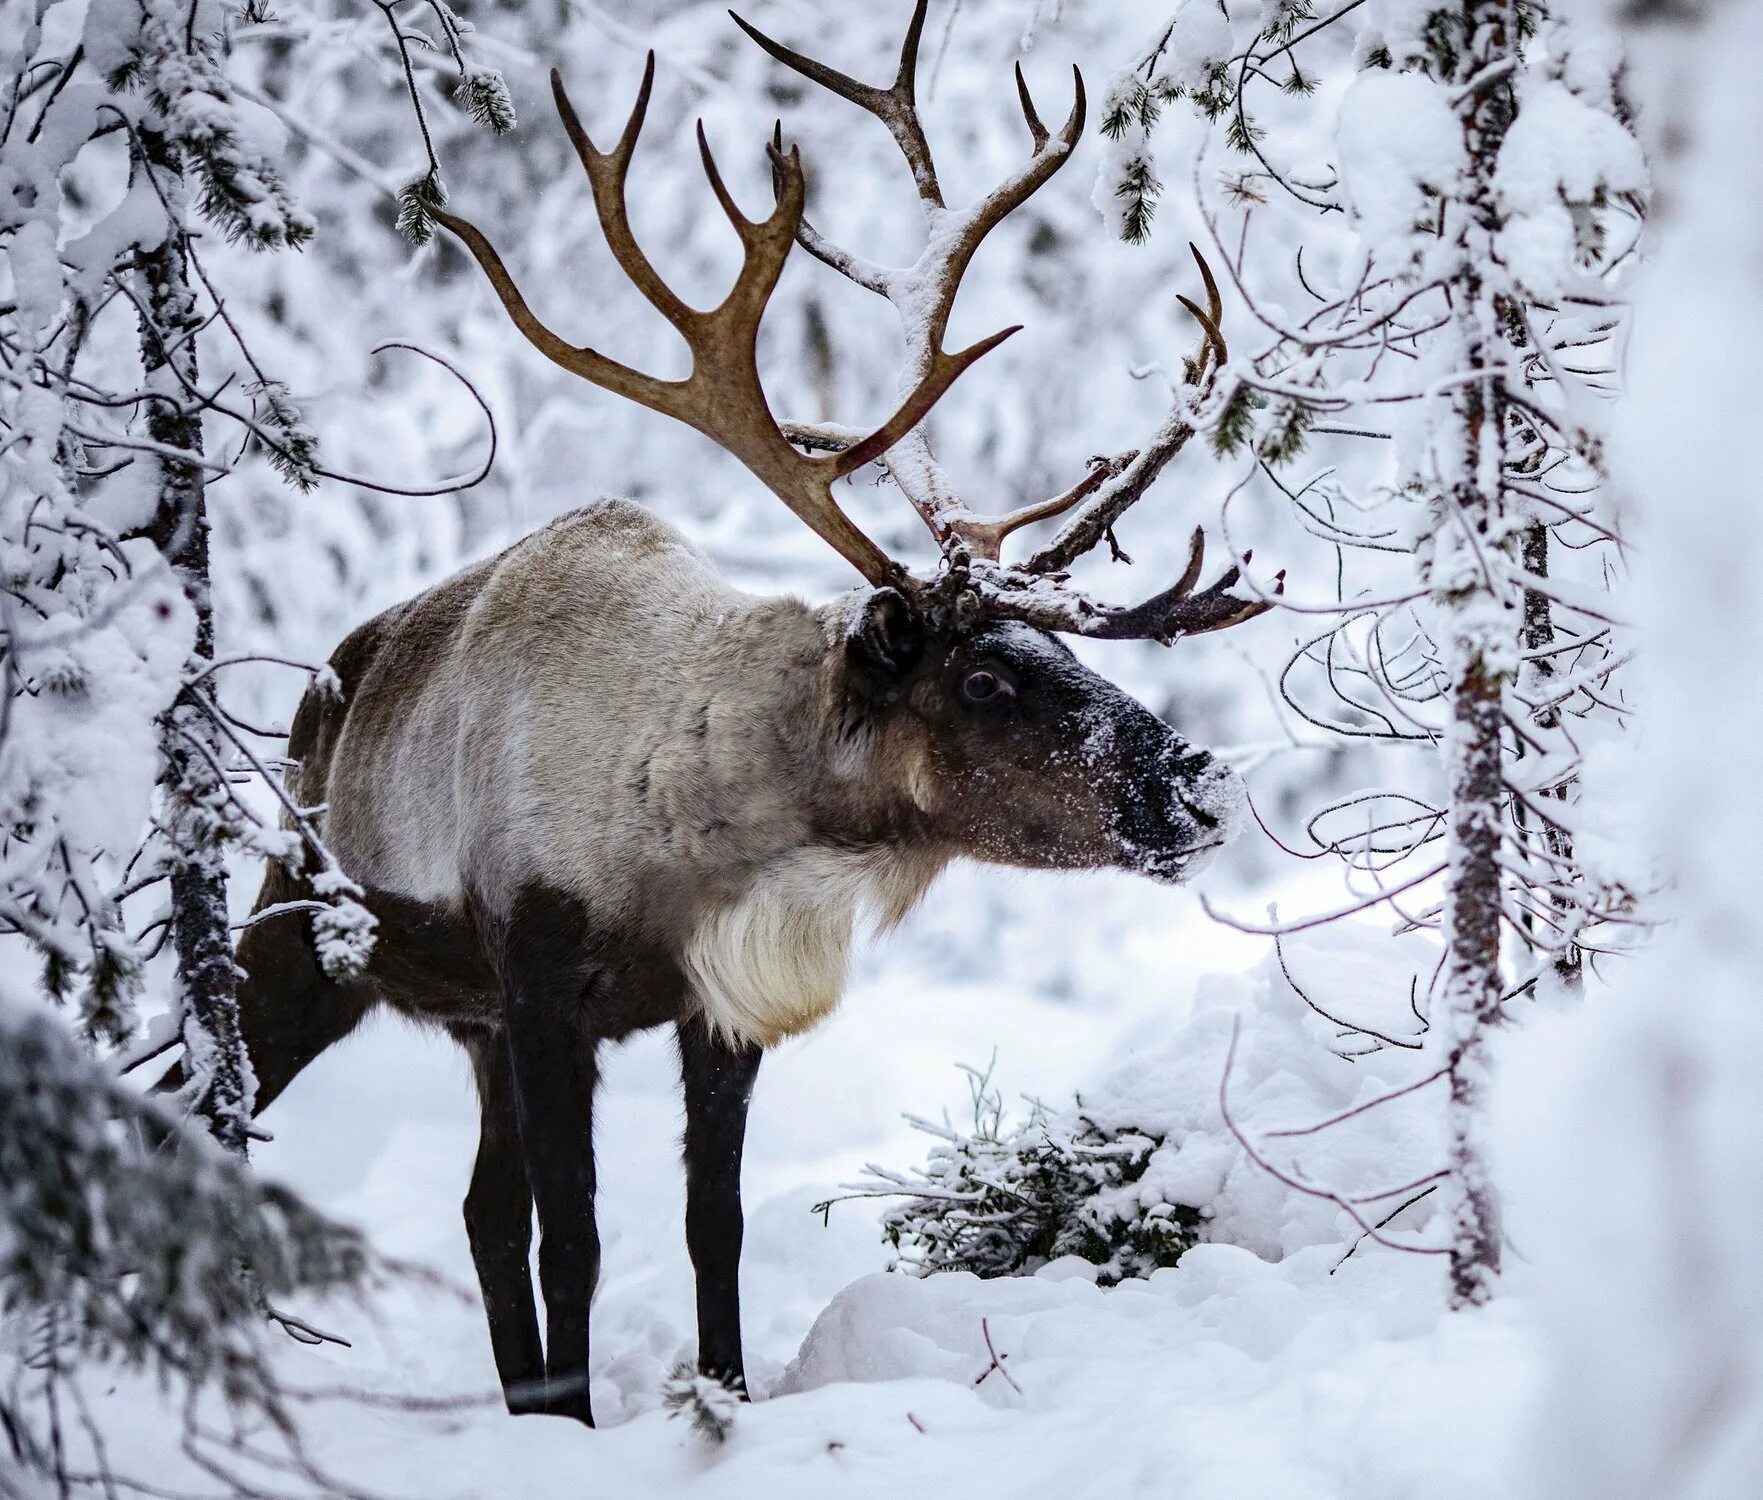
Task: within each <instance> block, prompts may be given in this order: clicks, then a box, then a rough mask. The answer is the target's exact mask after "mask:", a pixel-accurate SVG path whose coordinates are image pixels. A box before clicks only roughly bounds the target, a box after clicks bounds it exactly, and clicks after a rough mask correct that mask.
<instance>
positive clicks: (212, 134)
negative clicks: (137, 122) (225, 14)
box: [94, 0, 316, 250]
mask: <svg viewBox="0 0 1763 1500" xmlns="http://www.w3.org/2000/svg"><path fill="white" fill-rule="evenodd" d="M131 11H135V12H136V13H137V14H138V21H137V24H138V28H139V29H138V32H137V35H136V36H135V38H134V39H133V40H132V41H131V42H128V43H126V44H125V45H124V47H123V49H122V51H121V55H120V56H114V57H111V58H108V59H106V61H107V63H108V71H109V76H110V81H111V84H112V86H113V87H122V86H125V85H139V86H140V87H141V88H142V89H143V90H144V91H145V93H146V97H147V101H148V103H149V104H150V105H151V106H152V110H153V113H154V115H155V116H156V117H157V119H156V121H155V123H156V124H157V125H158V128H160V129H162V130H163V131H164V133H165V136H166V138H167V140H169V141H170V142H171V143H172V145H173V146H175V147H176V148H177V149H178V150H180V151H181V152H182V153H183V154H184V156H185V159H186V164H187V166H188V167H189V168H191V169H193V170H194V172H195V173H196V175H197V176H198V177H199V178H200V180H201V185H202V196H201V208H202V213H203V216H204V217H206V218H207V219H209V220H210V221H211V222H213V223H215V224H217V225H219V226H220V228H221V229H222V230H223V231H224V232H225V233H226V234H227V235H228V236H229V237H230V238H232V239H236V240H242V241H244V242H245V243H246V244H248V245H251V246H253V247H254V248H256V249H260V250H273V249H279V248H282V247H287V246H291V247H294V248H298V247H299V246H301V245H303V244H305V243H306V242H307V241H308V240H310V239H311V238H312V236H313V233H314V231H315V229H316V226H315V225H314V224H313V222H312V219H311V218H310V216H308V215H307V213H306V212H305V210H304V209H302V208H301V207H300V205H299V204H298V203H296V202H295V201H294V198H293V196H292V194H290V193H289V191H288V189H287V187H286V186H285V185H284V184H283V182H282V178H281V174H280V172H279V171H278V170H277V168H276V165H275V163H274V162H272V161H271V160H270V158H269V156H268V155H267V154H266V153H265V152H264V150H263V148H262V147H261V145H259V143H258V142H257V140H255V139H254V138H253V135H252V132H251V131H250V129H248V128H247V126H246V124H245V122H244V120H243V119H242V118H241V113H240V105H239V100H238V98H237V97H236V95H235V94H234V92H233V87H232V84H231V83H230V82H229V81H228V80H227V77H226V75H225V74H224V73H223V72H222V70H221V63H220V61H219V60H218V59H217V58H216V56H215V55H214V51H213V48H212V44H211V43H209V42H208V41H207V40H206V39H203V40H196V41H194V42H193V44H192V45H189V46H186V45H185V39H186V31H187V29H188V28H189V25H190V16H189V7H188V6H186V5H183V4H178V3H175V0H100V3H99V4H98V5H96V6H94V24H95V25H98V26H103V25H104V24H105V23H106V22H108V25H109V28H110V31H109V34H108V35H106V36H105V38H104V45H105V46H106V48H107V50H108V49H114V48H115V47H116V45H117V43H116V40H115V38H116V36H117V35H118V34H119V33H122V29H123V28H124V27H125V26H126V25H127V18H128V16H129V13H130V12H131Z"/></svg>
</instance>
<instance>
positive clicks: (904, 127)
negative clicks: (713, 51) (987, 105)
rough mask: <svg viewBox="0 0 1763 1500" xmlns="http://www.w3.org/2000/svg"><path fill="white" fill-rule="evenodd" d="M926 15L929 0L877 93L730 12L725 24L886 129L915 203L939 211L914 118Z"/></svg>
mask: <svg viewBox="0 0 1763 1500" xmlns="http://www.w3.org/2000/svg"><path fill="white" fill-rule="evenodd" d="M929 10H930V0H918V4H917V6H916V7H915V8H914V9H913V12H912V20H911V22H910V23H909V24H908V25H907V27H906V39H905V41H904V42H902V43H901V45H900V66H899V68H898V70H897V71H896V72H895V74H894V81H893V83H892V84H891V85H890V86H889V87H887V88H885V89H883V88H877V87H876V86H875V85H874V84H872V83H863V82H861V81H859V80H858V79H855V78H853V77H851V75H850V74H849V73H841V72H840V71H839V70H838V69H837V68H832V67H828V66H827V65H826V64H825V63H823V62H817V61H815V59H813V58H812V57H808V56H806V55H805V54H803V53H801V52H797V51H796V50H795V49H794V48H791V47H786V46H784V44H783V43H782V42H778V41H773V40H772V39H771V38H770V37H768V36H767V35H766V34H765V33H764V32H763V31H761V30H760V29H759V28H758V27H757V26H754V25H753V24H752V23H751V22H749V21H746V20H744V19H742V18H741V17H740V16H738V15H736V14H735V12H734V11H732V10H731V11H730V12H729V19H730V20H732V21H733V22H734V23H735V25H737V26H739V27H740V28H741V30H742V31H744V32H746V33H747V35H748V36H749V37H750V38H752V40H753V41H755V42H757V43H758V44H759V45H760V46H761V47H763V48H764V49H765V50H766V51H767V52H769V53H770V54H771V55H772V56H773V57H775V58H776V59H777V60H778V61H779V62H781V63H782V64H783V65H784V66H785V67H787V68H793V69H795V71H796V72H798V73H800V74H801V75H802V76H803V77H804V78H806V79H808V80H809V81H810V82H812V83H818V84H819V85H820V86H821V87H822V88H823V89H826V90H827V91H828V92H829V93H833V94H837V95H838V96H839V97H840V98H841V99H849V100H850V101H851V103H853V104H855V105H857V106H858V108H860V109H864V110H867V111H868V112H869V113H870V114H872V115H874V116H875V117H876V119H878V120H880V121H881V122H882V124H884V125H886V126H887V127H888V133H889V134H890V135H892V136H893V138H894V140H895V142H896V143H897V144H898V145H899V147H900V150H901V152H902V153H903V154H904V155H905V157H906V162H907V165H908V166H910V167H911V168H912V180H913V182H914V183H915V184H917V187H918V196H919V198H920V199H921V200H923V202H924V203H925V204H927V205H929V206H932V207H936V208H941V207H943V190H942V187H941V186H940V185H939V184H938V182H937V169H936V165H935V163H934V162H933V161H932V160H931V154H930V146H929V144H928V143H927V142H926V140H925V138H924V127H923V125H921V124H920V123H919V119H918V43H919V38H920V37H921V36H922V35H923V34H924V18H925V16H926V15H927V14H928V13H929Z"/></svg>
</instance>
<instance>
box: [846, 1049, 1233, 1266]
mask: <svg viewBox="0 0 1763 1500" xmlns="http://www.w3.org/2000/svg"><path fill="white" fill-rule="evenodd" d="M966 1071H967V1073H968V1075H969V1080H970V1083H971V1085H972V1088H973V1128H972V1131H971V1133H967V1134H963V1133H961V1132H958V1131H956V1130H953V1129H951V1128H950V1127H948V1126H947V1125H935V1124H932V1123H930V1122H928V1121H924V1120H917V1121H915V1122H914V1123H915V1124H917V1125H918V1126H919V1127H920V1128H921V1129H923V1130H926V1131H928V1132H929V1133H931V1134H932V1135H934V1136H937V1137H938V1138H939V1140H940V1144H939V1145H936V1146H934V1147H932V1149H931V1153H930V1159H929V1161H928V1162H927V1163H926V1164H925V1165H924V1166H923V1167H921V1168H914V1169H912V1170H911V1171H908V1172H903V1173H895V1172H887V1171H884V1170H882V1169H880V1168H871V1169H870V1174H871V1176H872V1177H874V1178H875V1179H877V1180H878V1181H879V1182H881V1183H884V1184H886V1185H887V1186H886V1187H884V1188H883V1189H881V1190H882V1191H884V1192H886V1191H897V1192H899V1193H901V1194H904V1195H907V1196H906V1201H904V1202H902V1203H900V1204H898V1205H897V1206H895V1207H893V1208H891V1209H889V1210H888V1211H887V1213H886V1214H884V1215H883V1217H882V1232H883V1234H884V1235H886V1237H887V1240H888V1243H889V1244H891V1245H892V1246H893V1247H894V1249H895V1250H896V1251H898V1252H899V1257H900V1259H899V1264H900V1265H901V1266H904V1267H907V1268H909V1269H911V1270H914V1271H916V1272H918V1273H919V1274H921V1275H929V1274H930V1273H932V1272H936V1271H971V1272H973V1273H974V1274H975V1275H976V1276H1021V1275H1028V1274H1032V1273H1033V1272H1034V1271H1037V1270H1039V1269H1040V1267H1042V1266H1044V1265H1046V1264H1047V1263H1048V1262H1049V1261H1054V1260H1058V1259H1059V1258H1060V1257H1062V1256H1067V1255H1076V1256H1080V1257H1082V1258H1083V1259H1084V1260H1087V1261H1089V1262H1090V1263H1091V1264H1093V1265H1095V1266H1098V1267H1100V1272H1099V1274H1098V1276H1097V1278H1096V1279H1097V1281H1098V1282H1099V1283H1101V1284H1102V1285H1104V1286H1112V1285H1114V1284H1115V1283H1116V1282H1118V1281H1121V1280H1123V1279H1124V1278H1126V1277H1128V1276H1148V1275H1150V1274H1151V1272H1152V1271H1154V1270H1156V1269H1157V1268H1158V1267H1159V1266H1172V1265H1174V1264H1175V1263H1176V1261H1177V1260H1179V1259H1180V1258H1181V1255H1182V1252H1183V1251H1185V1250H1187V1249H1188V1248H1189V1247H1190V1246H1191V1245H1193V1244H1194V1242H1195V1240H1196V1238H1197V1233H1198V1229H1199V1224H1200V1215H1199V1213H1198V1211H1196V1210H1195V1209H1193V1208H1190V1207H1187V1206H1186V1205H1182V1204H1173V1203H1164V1202H1156V1203H1151V1204H1148V1205H1147V1204H1145V1203H1143V1202H1141V1201H1139V1200H1138V1199H1137V1198H1136V1197H1135V1196H1134V1195H1133V1194H1132V1193H1130V1192H1123V1191H1122V1189H1125V1188H1130V1187H1131V1186H1132V1185H1133V1184H1135V1183H1137V1182H1138V1181H1139V1180H1140V1179H1141V1178H1142V1177H1143V1176H1144V1174H1145V1167H1146V1166H1147V1164H1148V1163H1149V1162H1150V1160H1151V1155H1152V1153H1153V1152H1154V1151H1155V1150H1156V1149H1157V1148H1158V1147H1159V1146H1161V1145H1162V1144H1163V1141H1162V1137H1160V1136H1156V1135H1149V1134H1146V1133H1143V1132H1140V1131H1137V1130H1132V1129H1114V1130H1103V1129H1102V1128H1101V1127H1100V1126H1098V1125H1097V1124H1096V1123H1095V1122H1094V1121H1093V1120H1089V1119H1087V1118H1085V1117H1084V1115H1083V1114H1082V1113H1081V1111H1080V1110H1073V1111H1067V1112H1064V1113H1054V1112H1052V1111H1049V1110H1048V1109H1047V1108H1046V1107H1045V1106H1044V1105H1042V1104H1040V1103H1038V1102H1037V1103H1034V1104H1032V1105H1031V1106H1030V1110H1029V1114H1028V1117H1027V1118H1026V1119H1025V1120H1023V1121H1022V1122H1021V1123H1019V1124H1015V1125H1011V1126H1006V1125H1005V1122H1004V1104H1003V1100H1002V1097H1001V1096H1000V1095H999V1094H998V1093H997V1092H996V1091H995V1090H994V1089H993V1088H992V1087H991V1082H990V1079H991V1075H990V1072H989V1071H988V1072H986V1073H983V1074H982V1073H980V1072H978V1071H977V1070H975V1069H971V1068H969V1069H967V1070H966Z"/></svg>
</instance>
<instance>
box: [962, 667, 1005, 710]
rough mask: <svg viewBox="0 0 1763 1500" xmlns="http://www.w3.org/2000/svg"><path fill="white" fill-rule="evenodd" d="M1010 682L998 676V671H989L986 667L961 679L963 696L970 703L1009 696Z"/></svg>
mask: <svg viewBox="0 0 1763 1500" xmlns="http://www.w3.org/2000/svg"><path fill="white" fill-rule="evenodd" d="M1010 692H1011V688H1010V684H1009V683H1007V682H1005V681H1004V679H1003V678H1001V677H1000V676H998V674H997V673H996V672H988V671H987V670H986V669H985V668H984V667H981V668H980V669H979V670H978V671H975V672H969V673H968V674H967V675H966V676H965V677H963V678H962V679H961V696H962V697H963V698H965V699H966V700H967V701H968V702H969V703H990V702H992V701H993V700H994V699H997V698H1002V697H1008V696H1009V694H1010Z"/></svg>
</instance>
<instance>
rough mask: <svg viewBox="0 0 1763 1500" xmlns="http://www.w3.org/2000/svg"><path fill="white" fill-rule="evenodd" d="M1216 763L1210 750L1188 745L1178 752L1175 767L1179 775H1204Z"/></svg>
mask: <svg viewBox="0 0 1763 1500" xmlns="http://www.w3.org/2000/svg"><path fill="white" fill-rule="evenodd" d="M1216 764H1217V762H1216V761H1215V760H1214V759H1213V756H1212V752H1211V751H1210V750H1202V749H1200V748H1199V747H1198V746H1197V745H1188V746H1186V747H1184V748H1183V749H1182V750H1181V751H1179V752H1178V753H1177V755H1176V757H1175V762H1174V769H1175V772H1176V774H1177V775H1179V776H1204V775H1205V774H1206V773H1207V772H1208V771H1210V770H1211V769H1212V768H1213V766H1214V765H1216Z"/></svg>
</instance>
